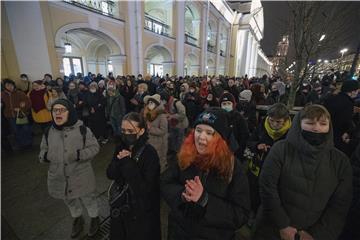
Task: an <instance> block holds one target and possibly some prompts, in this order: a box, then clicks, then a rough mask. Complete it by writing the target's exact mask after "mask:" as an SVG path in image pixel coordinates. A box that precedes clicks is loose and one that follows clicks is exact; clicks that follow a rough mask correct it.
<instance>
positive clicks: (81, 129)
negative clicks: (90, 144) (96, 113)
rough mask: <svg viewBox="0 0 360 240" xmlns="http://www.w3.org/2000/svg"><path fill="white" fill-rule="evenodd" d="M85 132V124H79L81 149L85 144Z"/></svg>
mask: <svg viewBox="0 0 360 240" xmlns="http://www.w3.org/2000/svg"><path fill="white" fill-rule="evenodd" d="M86 132H87V128H86V126H85V125H84V124H83V125H81V126H80V133H81V136H82V139H83V149H84V148H85V144H86Z"/></svg>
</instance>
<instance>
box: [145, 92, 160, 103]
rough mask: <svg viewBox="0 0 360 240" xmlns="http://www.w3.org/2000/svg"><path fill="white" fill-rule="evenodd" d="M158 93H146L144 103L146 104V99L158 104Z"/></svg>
mask: <svg viewBox="0 0 360 240" xmlns="http://www.w3.org/2000/svg"><path fill="white" fill-rule="evenodd" d="M160 98H161V97H160V95H159V94H154V95H151V96H150V95H147V96H145V97H144V103H145V104H148V101H152V102H154V103H155V104H156V105H160Z"/></svg>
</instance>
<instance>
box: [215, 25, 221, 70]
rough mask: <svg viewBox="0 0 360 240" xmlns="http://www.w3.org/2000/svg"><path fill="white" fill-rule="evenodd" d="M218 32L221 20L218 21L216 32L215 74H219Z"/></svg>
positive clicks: (219, 31)
mask: <svg viewBox="0 0 360 240" xmlns="http://www.w3.org/2000/svg"><path fill="white" fill-rule="evenodd" d="M220 33H221V21H219V22H218V27H217V34H216V51H215V52H216V57H215V75H216V76H217V75H219V66H220Z"/></svg>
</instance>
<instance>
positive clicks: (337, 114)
mask: <svg viewBox="0 0 360 240" xmlns="http://www.w3.org/2000/svg"><path fill="white" fill-rule="evenodd" d="M324 106H325V107H326V108H327V110H328V111H329V113H330V115H331V121H332V124H333V128H334V144H335V147H337V148H338V149H339V150H341V151H343V152H344V153H346V154H347V155H348V156H351V153H352V149H350V148H349V147H350V146H349V145H348V144H346V143H344V142H343V141H342V138H341V136H342V135H343V134H344V133H345V132H347V133H349V134H351V131H352V130H353V128H354V124H353V121H352V117H353V111H354V110H353V109H354V101H353V99H351V97H349V96H348V95H347V94H346V93H342V92H340V93H339V94H338V95H335V96H332V97H330V98H328V99H327V100H326V101H325V103H324Z"/></svg>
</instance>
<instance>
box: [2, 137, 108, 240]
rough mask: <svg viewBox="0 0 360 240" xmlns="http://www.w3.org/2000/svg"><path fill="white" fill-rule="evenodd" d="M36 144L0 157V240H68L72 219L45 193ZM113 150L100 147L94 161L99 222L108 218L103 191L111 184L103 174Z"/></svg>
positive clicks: (44, 174) (44, 175)
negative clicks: (0, 175)
mask: <svg viewBox="0 0 360 240" xmlns="http://www.w3.org/2000/svg"><path fill="white" fill-rule="evenodd" d="M39 142H40V136H37V137H36V138H35V146H36V147H34V148H33V149H32V150H27V151H22V152H16V153H13V154H12V155H5V156H4V155H2V157H1V162H2V165H1V169H2V179H1V185H2V194H1V198H2V199H1V201H2V209H1V215H2V236H1V239H9V240H13V239H14V240H16V239H20V240H30V239H36V240H45V239H46V240H47V239H48V240H50V239H51V240H58V239H59V240H60V239H70V232H71V226H72V218H71V216H70V213H69V211H68V209H67V208H66V206H65V204H64V203H63V201H62V200H57V199H53V198H51V197H50V196H49V194H48V191H47V170H48V169H47V168H48V167H47V165H46V164H40V163H39V161H38V157H37V156H38V153H39V147H38V146H39ZM113 151H114V145H113V144H112V143H108V144H106V145H104V146H102V147H101V150H100V153H99V154H98V155H97V156H96V158H95V159H94V160H93V167H94V171H95V175H96V181H97V193H98V195H99V196H100V197H99V198H98V201H99V205H100V217H101V218H102V219H103V218H104V217H106V216H108V205H107V201H106V190H107V187H108V185H109V183H110V181H109V180H108V179H107V178H106V173H105V171H106V167H107V164H108V162H109V161H110V160H111V157H112V155H113ZM84 212H85V213H86V210H85V211H84ZM86 224H87V225H86V227H85V231H84V234H86V232H87V229H88V225H89V219H88V218H86ZM81 238H82V237H80V238H79V239H81Z"/></svg>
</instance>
